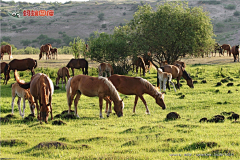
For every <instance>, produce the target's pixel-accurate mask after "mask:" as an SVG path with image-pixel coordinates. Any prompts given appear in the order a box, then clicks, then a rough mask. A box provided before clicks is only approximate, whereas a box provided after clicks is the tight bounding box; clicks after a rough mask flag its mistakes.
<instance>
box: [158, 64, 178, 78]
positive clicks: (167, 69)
mask: <svg viewBox="0 0 240 160" xmlns="http://www.w3.org/2000/svg"><path fill="white" fill-rule="evenodd" d="M161 68H162V70H163V71H164V72H167V73H171V74H172V78H173V79H174V78H177V77H179V74H180V69H179V68H178V67H177V66H174V65H165V66H163V67H161Z"/></svg>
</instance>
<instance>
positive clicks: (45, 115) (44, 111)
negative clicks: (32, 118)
mask: <svg viewBox="0 0 240 160" xmlns="http://www.w3.org/2000/svg"><path fill="white" fill-rule="evenodd" d="M40 108H41V109H40V113H41V116H40V119H41V118H42V120H43V121H44V122H45V123H47V122H48V115H49V112H51V108H50V103H48V104H44V103H43V104H40Z"/></svg>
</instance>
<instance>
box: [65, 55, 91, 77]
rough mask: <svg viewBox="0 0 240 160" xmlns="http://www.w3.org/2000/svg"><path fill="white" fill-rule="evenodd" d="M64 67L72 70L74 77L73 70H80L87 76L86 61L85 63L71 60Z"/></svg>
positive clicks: (80, 60)
mask: <svg viewBox="0 0 240 160" xmlns="http://www.w3.org/2000/svg"><path fill="white" fill-rule="evenodd" d="M66 67H67V68H71V69H72V74H73V76H74V68H76V69H80V68H82V72H83V74H85V75H88V61H86V60H85V59H71V60H70V61H69V62H68V64H67V66H66ZM84 68H85V71H84Z"/></svg>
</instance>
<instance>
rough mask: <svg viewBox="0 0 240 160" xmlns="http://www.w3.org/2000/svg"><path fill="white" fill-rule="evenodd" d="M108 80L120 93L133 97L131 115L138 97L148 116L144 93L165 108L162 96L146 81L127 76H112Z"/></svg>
mask: <svg viewBox="0 0 240 160" xmlns="http://www.w3.org/2000/svg"><path fill="white" fill-rule="evenodd" d="M108 79H109V80H110V81H111V82H112V83H113V85H114V86H115V87H116V89H117V90H118V91H119V92H120V93H122V94H126V95H135V101H134V107H133V113H135V108H136V105H137V101H138V97H139V98H140V99H141V100H142V102H143V103H144V105H145V107H146V114H150V112H149V109H148V106H147V102H146V101H145V99H144V98H143V94H144V93H146V94H149V95H150V96H152V97H153V98H154V99H155V100H156V103H157V104H158V105H159V106H161V107H162V109H165V108H166V106H165V103H164V100H163V99H164V95H163V94H162V93H160V92H158V91H157V90H156V89H155V88H154V87H153V85H152V84H151V83H149V82H148V81H147V80H145V79H143V78H140V77H128V76H123V75H117V74H114V75H112V76H111V77H108ZM106 110H107V107H106ZM109 110H110V109H109Z"/></svg>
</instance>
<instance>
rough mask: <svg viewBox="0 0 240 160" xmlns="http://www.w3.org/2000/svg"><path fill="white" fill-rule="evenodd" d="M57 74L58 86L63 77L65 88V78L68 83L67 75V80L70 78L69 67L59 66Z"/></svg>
mask: <svg viewBox="0 0 240 160" xmlns="http://www.w3.org/2000/svg"><path fill="white" fill-rule="evenodd" d="M57 75H58V77H57V78H56V86H58V84H59V79H60V78H62V88H63V79H64V82H65V84H66V77H67V80H68V79H69V78H70V75H69V70H68V68H67V67H62V68H59V70H58V72H57Z"/></svg>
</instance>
